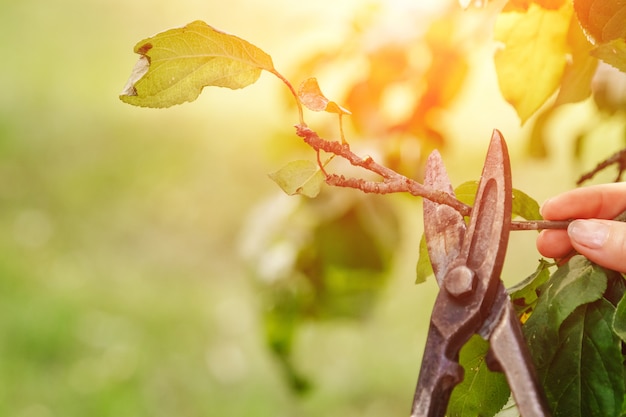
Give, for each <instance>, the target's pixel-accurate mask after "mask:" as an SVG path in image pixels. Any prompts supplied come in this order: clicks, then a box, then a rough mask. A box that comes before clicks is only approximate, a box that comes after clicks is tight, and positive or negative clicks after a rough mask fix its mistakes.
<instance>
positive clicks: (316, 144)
mask: <svg viewBox="0 0 626 417" xmlns="http://www.w3.org/2000/svg"><path fill="white" fill-rule="evenodd" d="M296 134H297V135H298V136H300V137H301V138H302V139H304V142H305V143H306V144H308V145H309V146H311V147H312V148H313V149H314V150H315V151H316V152H317V154H318V163H320V159H319V152H320V151H324V152H327V153H330V154H333V155H336V156H340V157H342V158H344V159H346V160H347V161H348V162H350V164H352V165H353V166H357V167H361V168H363V169H366V170H368V171H371V172H374V173H376V174H378V175H380V176H381V177H382V178H383V181H368V180H365V179H362V178H346V177H345V176H343V175H337V174H328V173H326V171H325V170H324V168H323V167H322V166H321V165H320V168H321V169H322V171H323V172H324V174H325V175H326V183H327V184H328V185H331V186H335V187H346V188H354V189H357V190H360V191H362V192H364V193H373V194H390V193H403V192H406V193H409V194H411V195H414V196H420V197H423V198H426V199H428V200H431V201H433V202H435V203H439V204H445V205H447V206H450V207H452V208H453V209H455V210H456V211H458V212H459V213H461V215H463V216H469V215H470V213H471V211H472V208H471V207H470V206H468V205H467V204H465V203H463V202H461V201H459V200H457V199H456V198H454V197H453V196H451V195H450V194H448V193H446V192H444V191H441V190H436V189H434V188H431V187H427V186H425V185H424V184H421V183H419V182H417V181H415V180H412V179H411V178H408V177H405V176H404V175H401V174H398V173H397V172H395V171H394V170H392V169H389V168H387V167H385V166H383V165H380V164H379V163H377V162H376V161H374V160H373V159H372V158H371V157H366V158H361V157H360V156H358V155H357V154H355V153H354V152H352V151H351V150H350V145H349V144H348V143H347V142H338V141H329V140H326V139H323V138H321V137H320V136H319V135H318V134H317V133H316V132H314V131H313V130H311V129H310V128H308V127H307V126H306V125H302V124H300V125H297V126H296ZM569 223H570V221H569V220H564V221H548V220H532V221H512V222H511V228H510V230H511V231H518V230H542V229H567V226H568V225H569Z"/></svg>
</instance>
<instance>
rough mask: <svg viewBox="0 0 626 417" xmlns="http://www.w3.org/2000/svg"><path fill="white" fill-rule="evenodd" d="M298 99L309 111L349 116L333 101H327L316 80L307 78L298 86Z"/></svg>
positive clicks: (347, 112) (346, 111)
mask: <svg viewBox="0 0 626 417" xmlns="http://www.w3.org/2000/svg"><path fill="white" fill-rule="evenodd" d="M298 98H299V99H300V102H301V103H302V104H304V105H305V106H306V107H307V108H308V109H309V110H313V111H326V112H328V113H337V114H351V113H350V112H349V111H348V110H346V109H344V108H343V107H341V106H340V105H339V104H337V103H335V102H334V101H330V100H329V99H327V98H326V97H325V96H324V94H323V93H322V90H320V86H319V84H318V83H317V79H316V78H308V79H307V80H306V81H304V82H303V83H302V84H301V85H300V89H299V90H298Z"/></svg>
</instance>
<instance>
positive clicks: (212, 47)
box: [120, 21, 275, 107]
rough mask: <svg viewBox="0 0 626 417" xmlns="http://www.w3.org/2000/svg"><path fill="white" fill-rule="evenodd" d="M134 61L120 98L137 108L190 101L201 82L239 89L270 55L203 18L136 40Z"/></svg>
mask: <svg viewBox="0 0 626 417" xmlns="http://www.w3.org/2000/svg"><path fill="white" fill-rule="evenodd" d="M134 50H135V52H136V53H137V54H140V55H141V57H140V58H139V62H138V63H137V65H136V66H135V68H134V69H133V73H132V75H131V78H130V79H129V80H128V83H127V84H126V86H125V87H124V90H123V91H122V93H121V95H120V99H121V100H122V101H124V102H125V103H129V104H132V105H135V106H142V107H169V106H172V105H175V104H181V103H184V102H186V101H193V100H195V99H196V98H197V97H198V95H200V92H201V91H202V89H203V88H204V87H206V86H218V87H227V88H231V89H237V88H243V87H245V86H247V85H250V84H252V83H254V82H255V81H256V80H257V79H258V78H259V76H260V75H261V71H262V70H267V71H270V72H274V71H275V70H274V64H273V63H272V58H271V57H270V56H269V55H268V54H266V53H265V52H263V51H262V50H261V49H259V48H258V47H256V46H254V45H252V44H251V43H249V42H247V41H245V40H243V39H241V38H238V37H236V36H233V35H229V34H226V33H224V32H221V31H219V30H217V29H214V28H213V27H211V26H209V25H207V24H206V23H204V22H202V21H195V22H192V23H189V24H188V25H186V26H184V27H182V28H177V29H171V30H168V31H165V32H162V33H159V34H157V35H155V36H153V37H151V38H148V39H144V40H142V41H141V42H139V43H137V45H135V49H134Z"/></svg>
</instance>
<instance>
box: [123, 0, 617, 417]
mask: <svg viewBox="0 0 626 417" xmlns="http://www.w3.org/2000/svg"><path fill="white" fill-rule="evenodd" d="M625 19H626V5H624V4H623V2H620V1H618V0H610V1H600V0H595V1H594V0H573V1H570V0H510V1H508V2H507V3H506V4H504V5H501V8H500V9H498V15H497V19H496V22H495V27H494V29H493V38H494V40H495V41H497V42H499V44H500V45H501V48H500V49H498V51H497V52H496V53H495V56H494V64H495V68H496V72H497V75H498V83H499V87H500V91H501V93H502V96H503V97H504V99H505V100H506V101H507V102H509V103H510V104H511V105H512V106H513V108H514V109H515V110H516V112H517V114H518V116H519V119H520V121H521V123H526V122H527V121H528V120H529V119H530V118H531V116H533V115H535V114H536V113H537V112H538V111H539V110H540V109H542V110H544V111H543V113H542V114H541V115H540V116H539V117H538V118H537V122H536V127H535V135H534V136H533V138H534V139H533V142H532V143H534V146H535V148H534V149H535V153H537V154H541V153H542V152H544V150H543V149H544V148H543V147H542V143H543V142H542V137H541V135H542V126H543V125H544V124H545V123H547V121H548V120H549V118H550V116H551V115H552V114H553V113H554V110H555V109H556V108H558V107H559V106H562V105H564V104H567V103H572V102H577V101H581V100H585V99H587V98H589V97H590V96H591V95H592V94H593V97H594V99H595V102H596V103H597V104H598V107H599V108H600V109H602V110H604V111H608V112H609V113H615V112H616V111H620V110H619V109H620V108H621V107H622V106H623V104H624V103H623V102H620V101H619V100H620V99H618V101H617V102H616V101H615V100H613V101H611V100H607V95H606V94H605V90H602V89H601V88H596V89H595V90H594V89H593V88H592V86H593V83H592V81H593V80H594V79H595V78H594V77H596V76H597V67H598V65H599V63H600V61H602V62H604V63H605V64H608V65H611V66H612V67H614V68H615V69H617V70H618V71H622V72H626V25H624V21H625ZM450 27H451V26H450V22H446V21H445V20H443V19H442V20H441V21H437V22H435V23H434V24H433V25H432V27H431V28H430V29H429V30H428V31H427V33H426V35H425V36H424V37H423V39H422V43H420V45H421V46H422V47H424V48H425V49H426V51H427V52H426V54H427V55H428V56H429V58H430V59H429V63H428V65H423V63H421V62H415V60H414V59H412V56H413V55H412V54H411V52H414V51H411V50H410V49H407V48H405V47H403V46H402V45H397V44H391V45H384V46H383V47H380V48H377V49H375V50H374V51H372V52H371V53H370V55H369V56H368V64H369V65H368V70H367V71H366V72H365V74H364V76H363V78H362V79H360V80H357V81H356V82H355V83H354V84H353V85H351V86H349V87H348V88H347V94H346V100H345V102H346V107H347V108H349V109H350V110H347V109H346V108H344V107H343V106H341V105H339V104H337V102H335V101H332V100H330V99H328V98H327V97H326V96H325V95H324V94H323V93H322V91H321V89H320V87H319V85H318V83H317V80H316V79H315V78H309V77H303V78H304V81H303V82H302V83H301V84H300V87H299V88H297V89H296V88H295V87H294V86H293V85H292V84H291V83H290V82H289V81H288V80H287V79H286V78H285V77H284V76H283V75H282V74H281V73H280V72H278V71H277V70H276V68H275V67H274V63H273V61H272V58H271V57H270V55H268V54H267V53H265V52H264V51H262V50H261V49H259V48H258V47H256V46H254V45H252V44H251V43H249V42H247V41H245V40H243V39H241V38H238V37H236V36H233V35H228V34H225V33H223V32H221V31H219V30H216V29H214V28H213V27H211V26H209V25H207V24H205V23H203V22H200V21H195V22H192V23H190V24H188V25H186V26H184V27H182V28H177V29H171V30H168V31H166V32H163V33H160V34H157V35H155V36H153V37H150V38H147V39H144V40H142V41H140V42H139V43H137V45H136V46H135V52H136V53H138V54H139V55H140V59H139V61H138V63H137V65H136V66H135V68H134V69H133V72H132V75H131V77H130V79H129V81H128V83H127V85H126V86H125V87H124V90H123V92H122V94H121V96H120V98H121V99H122V100H123V101H124V102H127V103H129V104H133V105H138V106H146V107H168V106H171V105H175V104H180V103H183V102H186V101H193V100H195V99H196V98H197V97H198V95H199V94H200V92H201V90H202V89H203V88H204V87H205V86H220V87H227V88H232V89H237V88H243V87H246V86H248V85H250V84H252V83H254V82H255V81H256V80H257V79H258V78H259V77H260V75H261V73H262V71H266V72H269V73H271V74H273V75H275V76H276V77H278V78H279V79H280V80H281V81H283V82H284V83H285V85H286V86H287V87H288V90H289V91H290V93H291V95H292V96H293V97H294V99H295V103H296V105H297V108H298V114H299V123H298V125H297V126H296V134H297V135H298V136H300V137H301V138H302V139H303V140H304V141H305V142H306V143H307V144H308V145H310V146H311V147H312V148H313V149H314V150H315V152H316V155H317V160H316V161H315V162H313V161H294V162H292V163H290V164H288V165H287V166H285V167H283V168H282V169H280V170H278V171H277V172H275V173H273V174H271V175H270V176H271V178H272V179H273V180H274V181H275V182H276V183H277V184H278V185H279V186H280V187H281V188H282V189H283V190H284V191H285V192H287V193H288V194H290V195H291V194H301V195H305V196H307V197H316V196H317V195H318V194H319V193H320V191H321V189H322V187H323V185H324V184H325V183H326V184H330V185H334V186H343V187H351V188H356V189H359V190H362V191H364V192H370V193H376V194H385V193H391V192H408V193H410V194H413V195H419V196H423V197H425V198H429V199H432V200H435V201H438V202H441V203H444V204H450V205H453V206H454V207H455V208H457V209H458V210H459V211H461V212H462V213H463V214H468V211H469V206H470V205H471V196H472V192H471V191H468V190H466V191H467V192H460V193H459V194H458V195H465V194H466V195H467V196H468V199H467V201H449V199H446V198H447V197H446V196H445V195H442V193H440V192H438V191H437V190H430V189H428V188H425V187H423V186H422V185H421V184H419V183H418V182H417V181H415V180H413V179H411V176H404V175H401V174H398V173H397V172H396V171H393V170H391V169H390V168H389V167H387V166H382V165H379V164H377V163H376V162H374V161H373V159H372V158H369V157H367V158H360V157H359V156H357V155H356V154H354V153H353V152H352V150H351V149H350V145H349V144H348V142H347V141H346V138H345V134H344V126H343V123H344V118H345V117H346V116H349V115H352V113H354V114H353V115H352V117H351V118H350V120H351V122H352V125H353V127H354V129H355V130H356V131H357V132H368V134H370V135H380V136H387V137H396V138H397V137H402V138H407V137H410V138H413V139H415V138H418V140H419V142H420V146H421V147H422V149H423V150H427V149H429V148H434V147H438V146H442V145H443V144H444V143H445V137H444V135H443V134H442V131H441V129H440V126H439V123H440V120H439V119H438V117H437V116H438V114H439V113H440V112H441V111H442V109H445V108H446V107H447V106H449V105H450V103H451V102H452V100H453V99H454V98H455V97H456V96H457V95H458V93H459V91H460V89H461V86H462V85H463V82H464V79H465V77H466V74H467V65H468V64H467V62H466V61H465V58H464V55H463V53H462V52H461V51H459V48H458V47H457V45H456V44H455V43H454V42H453V39H452V38H451V37H450V36H449V29H450ZM339 49H341V48H339ZM341 52H342V51H340V50H337V51H329V52H327V53H325V54H321V55H316V56H314V57H312V59H311V60H310V61H309V62H308V63H306V65H304V66H303V69H304V70H306V71H309V70H311V69H316V68H317V69H319V68H320V67H322V66H324V65H327V63H328V62H329V60H331V57H332V56H334V55H336V54H338V53H341ZM343 52H345V51H343ZM605 64H603V65H605ZM415 69H419V70H418V71H415ZM394 84H397V85H401V86H404V87H407V88H409V89H410V90H411V91H419V94H417V97H416V98H415V99H414V100H413V101H412V105H411V106H410V111H408V112H406V114H404V115H402V117H399V118H398V117H396V118H392V119H385V118H382V117H381V116H380V115H378V114H377V111H378V109H380V108H381V106H382V105H383V102H384V101H385V99H386V97H387V96H386V93H387V89H388V88H390V86H392V85H394ZM621 100H623V98H622V99H621ZM305 109H308V110H311V111H316V112H319V111H322V112H327V113H330V114H332V115H334V116H335V117H337V119H338V136H339V138H340V140H337V141H328V140H325V139H323V138H321V137H320V136H319V135H318V134H317V133H316V132H315V131H314V130H312V129H311V128H309V127H308V126H307V124H306V122H305V119H304V113H305ZM390 156H391V157H390V158H388V162H389V166H391V167H393V168H398V167H400V168H402V164H400V163H397V161H394V158H393V152H391V153H390ZM336 157H340V158H343V159H345V160H347V161H348V162H350V163H351V164H352V165H354V166H356V167H360V168H363V169H365V170H368V171H371V172H373V173H375V174H378V175H379V176H380V177H382V180H381V181H374V180H369V179H362V178H346V177H344V176H343V175H338V174H333V173H329V172H328V170H329V167H330V166H331V161H332V160H333V159H334V158H336ZM464 187H465V188H467V189H469V190H471V188H472V187H471V185H465V186H464ZM325 199H328V197H327V196H326V195H324V194H322V197H321V200H322V203H320V204H318V206H317V209H320V208H322V207H323V208H324V209H327V208H328V207H331V208H332V213H333V214H332V215H329V216H326V217H322V218H320V219H319V220H318V223H317V224H316V227H315V228H313V230H314V232H313V233H311V234H309V235H307V236H294V239H293V242H297V243H296V245H295V246H296V247H297V249H296V250H294V252H295V253H291V255H290V257H291V258H290V259H291V264H290V266H289V268H287V269H286V271H287V272H286V274H285V275H286V276H287V279H279V280H276V281H275V282H274V284H275V288H274V290H275V291H274V292H273V297H274V298H273V303H272V308H271V309H268V312H267V313H266V315H265V331H266V336H267V338H268V342H269V345H270V347H271V349H272V350H273V351H274V352H275V353H276V354H277V356H278V357H279V358H280V360H281V361H282V363H283V364H284V365H285V366H284V367H285V370H286V372H287V375H289V377H290V380H291V382H292V385H293V386H294V388H296V389H298V390H304V389H306V387H307V386H308V384H307V381H306V380H305V379H304V378H302V377H301V376H300V375H299V374H298V373H297V371H296V370H295V368H294V367H293V364H292V363H291V362H290V355H291V350H292V343H293V337H294V333H295V331H296V329H297V327H298V325H299V323H300V322H301V321H302V320H304V319H307V318H317V319H327V318H336V317H361V316H363V315H365V314H367V311H368V309H369V306H371V300H372V294H375V292H376V291H375V290H376V289H378V288H380V287H381V286H382V285H383V283H384V276H385V271H386V269H387V267H388V263H389V258H390V256H391V253H392V252H393V242H394V237H393V235H394V233H396V232H397V224H395V223H394V221H393V220H391V221H388V222H387V223H386V224H376V223H372V219H374V218H378V219H380V218H383V219H392V218H393V211H392V210H391V209H390V208H389V207H388V205H386V203H383V202H380V201H379V200H376V203H375V204H373V205H371V207H374V208H373V209H372V208H370V209H369V212H364V209H363V206H362V205H358V204H353V203H345V204H339V205H337V204H335V203H333V202H332V201H333V200H332V199H328V200H329V201H330V203H328V205H327V206H323V205H322V204H323V203H324V201H325ZM516 200H517V201H518V204H519V206H518V210H517V211H516V212H515V214H516V215H520V216H521V217H524V218H526V219H529V220H531V219H539V218H540V216H539V214H538V210H537V207H536V203H534V202H533V201H532V199H530V198H529V197H528V196H526V195H525V194H523V193H521V192H518V194H517V195H516ZM312 206H313V207H315V205H312ZM381 230H387V231H389V230H391V231H392V232H391V233H387V234H386V235H385V234H384V233H381ZM345 235H351V236H352V237H353V238H352V239H351V242H354V241H357V242H358V243H359V244H358V245H351V246H347V245H343V244H342V242H344V241H343V240H342V237H343V236H345ZM354 236H358V238H357V239H356V240H355V239H354ZM293 242H292V243H293ZM424 259H425V257H424V254H422V256H421V263H420V265H418V274H421V276H420V277H418V280H421V279H422V278H423V277H424V275H426V274H427V270H428V268H427V267H425V266H424V265H425V264H424ZM625 293H626V284H625V283H624V279H623V277H622V275H621V274H618V273H615V272H612V271H606V270H604V269H602V268H599V267H598V266H596V265H593V264H591V263H590V262H589V261H587V260H586V259H584V258H581V257H580V256H575V257H573V258H571V259H570V260H569V261H568V262H566V263H564V264H563V265H561V266H560V267H558V268H556V265H554V264H551V263H548V262H547V261H541V262H540V265H539V267H538V269H537V271H536V272H535V273H533V274H532V275H531V276H530V277H529V278H528V279H526V280H525V281H523V282H522V283H520V284H519V285H517V286H516V287H514V288H512V289H511V298H512V299H513V301H514V303H515V305H516V307H517V308H518V313H519V316H520V320H522V321H523V322H524V323H525V325H524V332H525V334H526V336H527V339H528V340H529V345H530V348H531V353H532V355H533V357H534V360H535V362H536V365H537V369H538V371H539V374H540V377H541V381H542V383H543V384H544V388H545V390H546V393H547V396H548V399H549V401H550V405H551V407H552V409H553V411H554V414H555V415H562V416H586V415H606V416H609V415H620V414H622V413H623V410H622V406H623V402H624V398H625V394H626V388H625V382H624V381H625V379H626V374H625V372H624V367H623V362H624V356H623V353H622V345H623V343H624V342H625V341H626V333H625V332H624V328H626V315H625V313H624V311H625V309H626V301H624V299H625V297H624V294H625ZM486 349H487V345H486V344H485V343H484V342H483V341H481V340H480V339H472V341H471V342H470V343H469V344H468V345H467V346H466V348H465V350H464V351H463V352H462V354H461V360H462V362H463V363H464V365H465V367H466V379H465V382H464V383H463V384H462V385H460V386H459V387H458V389H457V390H455V392H454V394H453V398H452V401H451V403H450V409H449V413H450V415H458V416H470V415H494V414H496V413H498V412H499V411H500V410H501V409H502V407H503V406H505V404H506V403H507V400H508V398H509V392H508V387H507V386H506V382H505V381H504V380H503V378H502V376H501V375H500V374H494V373H491V372H489V371H488V370H487V369H486V366H485V361H484V355H485V353H486ZM502 413H506V410H503V411H502Z"/></svg>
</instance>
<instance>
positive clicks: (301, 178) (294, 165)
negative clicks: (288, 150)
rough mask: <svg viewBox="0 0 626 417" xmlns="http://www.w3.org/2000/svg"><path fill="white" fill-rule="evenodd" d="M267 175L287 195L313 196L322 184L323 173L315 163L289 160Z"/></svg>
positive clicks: (315, 195) (317, 192)
mask: <svg viewBox="0 0 626 417" xmlns="http://www.w3.org/2000/svg"><path fill="white" fill-rule="evenodd" d="M269 177H270V178H271V179H272V181H274V182H275V183H276V184H278V186H279V187H280V188H281V189H282V190H283V191H284V192H285V193H287V194H288V195H294V194H301V195H304V196H306V197H310V198H314V197H317V195H318V194H319V192H320V190H321V188H322V184H324V180H325V177H324V173H323V172H322V170H321V169H320V168H319V166H317V164H316V163H314V162H312V161H306V160H298V161H291V162H289V163H288V164H287V165H285V166H284V167H282V168H281V169H279V170H278V171H276V172H273V173H271V174H269Z"/></svg>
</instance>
